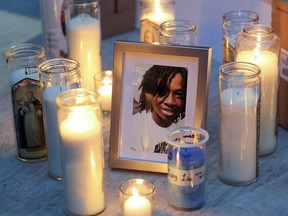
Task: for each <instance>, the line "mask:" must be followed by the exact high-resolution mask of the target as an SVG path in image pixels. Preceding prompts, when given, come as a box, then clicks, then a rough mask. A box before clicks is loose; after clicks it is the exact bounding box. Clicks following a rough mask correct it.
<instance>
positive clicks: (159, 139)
mask: <svg viewBox="0 0 288 216" xmlns="http://www.w3.org/2000/svg"><path fill="white" fill-rule="evenodd" d="M187 73H188V71H187V69H186V68H184V67H173V66H162V65H153V66H152V67H150V68H149V69H148V70H147V71H146V72H145V73H144V75H143V79H142V81H141V83H140V85H139V87H138V90H139V91H140V96H139V99H138V100H136V102H135V104H134V115H133V133H132V134H133V135H132V136H133V141H132V147H131V149H132V150H135V151H144V152H152V153H167V143H166V142H165V141H164V133H165V132H166V130H168V129H169V128H171V127H176V126H180V125H183V119H184V117H185V105H186V86H187Z"/></svg>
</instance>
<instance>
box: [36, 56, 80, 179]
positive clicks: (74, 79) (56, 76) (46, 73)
mask: <svg viewBox="0 0 288 216" xmlns="http://www.w3.org/2000/svg"><path fill="white" fill-rule="evenodd" d="M39 71H40V83H41V88H42V100H43V114H44V126H45V139H46V145H47V150H48V155H47V157H48V173H49V175H50V176H51V177H52V178H55V179H58V180H60V179H62V172H61V160H60V138H59V134H58V120H57V104H56V97H57V96H58V95H59V94H60V93H62V92H64V91H66V90H69V89H74V88H79V87H80V86H81V77H80V70H79V64H78V62H77V61H75V60H72V59H65V58H57V59H50V60H48V61H45V62H43V63H41V64H40V65H39Z"/></svg>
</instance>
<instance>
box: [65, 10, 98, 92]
mask: <svg viewBox="0 0 288 216" xmlns="http://www.w3.org/2000/svg"><path fill="white" fill-rule="evenodd" d="M67 29H68V32H67V33H68V48H69V57H70V58H72V59H75V60H77V61H78V62H79V64H80V71H81V78H82V85H81V86H82V87H83V88H86V89H89V90H92V91H94V90H95V88H94V79H93V75H94V74H95V73H96V72H99V71H101V54H100V47H101V27H100V22H99V20H98V19H96V18H93V17H91V16H90V15H88V14H85V13H82V14H79V15H78V16H76V17H74V18H72V19H71V20H69V22H68V23H67Z"/></svg>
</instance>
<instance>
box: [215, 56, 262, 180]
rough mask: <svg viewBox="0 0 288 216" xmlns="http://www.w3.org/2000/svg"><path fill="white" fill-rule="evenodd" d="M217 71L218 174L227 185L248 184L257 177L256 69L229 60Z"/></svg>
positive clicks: (257, 104)
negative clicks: (218, 118)
mask: <svg viewBox="0 0 288 216" xmlns="http://www.w3.org/2000/svg"><path fill="white" fill-rule="evenodd" d="M219 73H220V75H219V107H220V110H219V115H220V148H219V149H220V160H219V161H220V166H219V167H220V169H219V176H220V179H221V180H222V181H223V182H225V183H227V184H231V185H246V184H250V183H252V182H255V181H256V180H257V177H258V143H259V141H258V140H259V124H260V122H259V116H260V113H259V111H260V95H261V93H260V68H259V67H258V66H257V65H254V64H250V63H247V62H231V63H227V64H224V65H222V66H221V67H220V69H219Z"/></svg>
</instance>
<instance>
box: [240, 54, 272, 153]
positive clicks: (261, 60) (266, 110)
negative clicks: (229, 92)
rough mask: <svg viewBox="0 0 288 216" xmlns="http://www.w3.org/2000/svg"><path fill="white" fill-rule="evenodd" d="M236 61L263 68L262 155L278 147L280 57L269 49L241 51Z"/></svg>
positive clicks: (260, 150) (260, 151)
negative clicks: (277, 122)
mask: <svg viewBox="0 0 288 216" xmlns="http://www.w3.org/2000/svg"><path fill="white" fill-rule="evenodd" d="M236 61H244V62H250V63H254V64H256V65H258V66H259V67H260V68H261V109H260V110H261V115H260V149H259V153H260V155H265V154H267V153H271V152H273V151H274V149H275V148H276V133H275V130H276V114H277V94H278V90H277V89H278V57H277V55H276V54H275V53H273V52H271V51H267V50H245V51H241V52H240V53H239V54H238V55H237V57H236Z"/></svg>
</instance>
